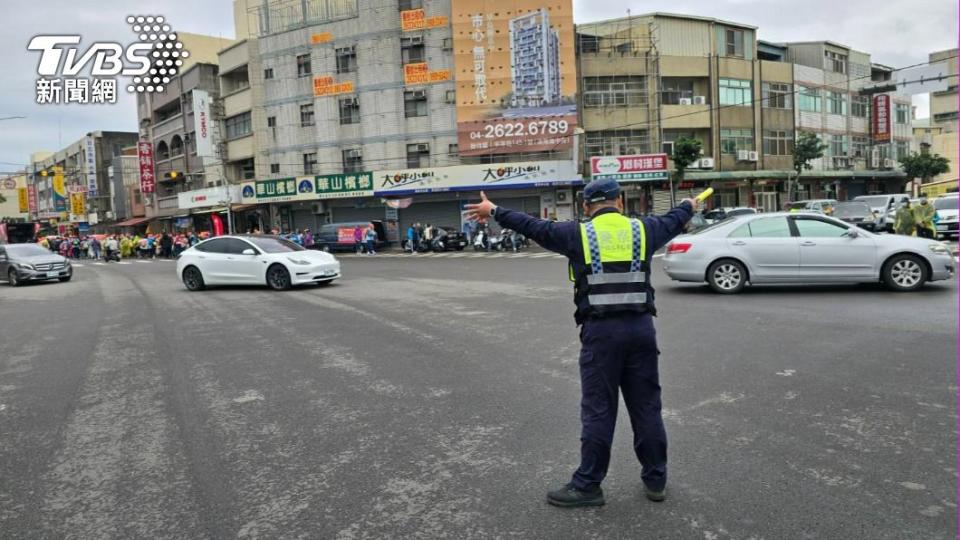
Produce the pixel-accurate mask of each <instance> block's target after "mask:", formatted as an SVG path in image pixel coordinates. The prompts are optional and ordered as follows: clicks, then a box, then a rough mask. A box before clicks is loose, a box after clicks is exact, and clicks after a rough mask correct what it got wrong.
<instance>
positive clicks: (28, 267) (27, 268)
mask: <svg viewBox="0 0 960 540" xmlns="http://www.w3.org/2000/svg"><path fill="white" fill-rule="evenodd" d="M20 268H24V269H26V270H36V268H34V267H33V265H32V264H25V263H20Z"/></svg>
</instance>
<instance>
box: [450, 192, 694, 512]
mask: <svg viewBox="0 0 960 540" xmlns="http://www.w3.org/2000/svg"><path fill="white" fill-rule="evenodd" d="M480 196H481V198H482V200H481V202H480V203H477V204H468V205H467V206H466V208H467V212H468V217H469V218H470V219H479V220H481V221H483V220H485V219H486V218H488V217H493V218H494V219H495V220H496V221H497V223H499V224H500V225H501V226H502V227H504V228H508V229H512V230H514V231H518V232H520V233H521V234H523V235H525V236H527V237H528V238H532V239H533V240H535V241H536V242H537V243H538V244H540V245H541V246H543V247H544V248H546V249H549V250H550V251H554V252H556V253H560V254H562V255H565V256H566V257H567V258H568V259H569V261H570V266H569V271H570V279H571V280H572V281H573V282H574V302H575V303H576V306H577V310H576V314H575V316H574V317H575V319H576V321H577V324H578V325H580V342H581V345H582V347H581V350H580V383H581V388H582V398H581V402H580V419H581V422H582V425H583V429H582V432H581V436H580V441H581V447H580V459H581V461H580V467H579V468H578V469H577V470H576V472H574V473H573V478H572V479H571V481H570V482H569V483H568V484H566V485H565V486H563V487H561V488H560V489H557V490H555V491H551V492H549V493H548V494H547V502H549V503H550V504H553V505H556V506H599V505H602V504H604V498H603V490H602V489H601V488H600V483H601V482H602V481H603V479H604V477H605V476H606V474H607V466H608V465H609V464H610V447H611V445H612V443H613V432H614V426H615V423H616V419H617V406H618V403H619V392H620V391H622V392H623V400H624V402H625V403H626V406H627V410H628V412H629V413H630V424H631V425H632V427H633V447H634V450H635V452H636V454H637V458H638V459H639V460H640V464H641V466H642V470H641V478H642V479H643V483H644V486H645V488H646V495H647V498H648V499H650V500H652V501H662V500H664V498H665V488H666V482H667V434H666V431H665V430H664V427H663V419H662V417H661V414H660V382H659V375H658V370H657V357H658V355H659V351H658V350H657V340H656V331H655V329H654V326H653V315H655V314H656V309H655V308H654V301H653V287H652V286H651V285H650V260H651V257H652V256H653V253H654V252H655V251H657V250H658V249H660V248H661V247H663V246H664V245H666V244H667V242H669V241H670V240H671V239H672V238H673V237H675V236H677V235H678V234H680V233H681V232H683V228H684V226H685V225H686V223H687V222H688V221H689V220H690V218H692V217H693V213H694V211H695V210H696V206H697V202H696V201H695V200H693V199H687V200H685V201H683V202H682V203H681V204H680V205H679V206H678V207H676V208H674V209H672V210H670V212H668V213H667V214H666V215H663V216H659V217H645V218H643V219H630V218H627V217H626V216H624V215H623V214H622V212H623V203H622V201H621V200H620V186H619V185H618V184H617V182H616V181H614V180H594V181H592V182H590V183H589V184H588V185H587V186H586V188H584V190H583V199H584V201H583V205H584V210H585V211H586V214H587V215H588V216H589V217H590V221H588V222H586V223H578V222H576V221H568V222H561V223H555V222H552V221H547V220H542V219H537V218H534V217H530V216H528V215H527V214H524V213H522V212H516V211H512V210H507V209H506V208H500V207H497V206H496V205H495V204H494V203H493V202H491V201H490V200H488V199H487V197H486V195H485V194H484V193H482V192H481V194H480Z"/></svg>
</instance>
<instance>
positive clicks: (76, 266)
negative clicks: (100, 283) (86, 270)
mask: <svg viewBox="0 0 960 540" xmlns="http://www.w3.org/2000/svg"><path fill="white" fill-rule="evenodd" d="M93 264H97V263H93ZM73 267H74V268H83V267H84V265H82V264H77V263H73Z"/></svg>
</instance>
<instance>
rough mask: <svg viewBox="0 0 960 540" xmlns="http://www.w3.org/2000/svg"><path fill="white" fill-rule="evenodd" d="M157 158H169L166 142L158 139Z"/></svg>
mask: <svg viewBox="0 0 960 540" xmlns="http://www.w3.org/2000/svg"><path fill="white" fill-rule="evenodd" d="M156 153H157V159H170V148H168V147H167V143H165V142H163V141H160V142H158V143H157V150H156Z"/></svg>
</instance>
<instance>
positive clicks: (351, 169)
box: [343, 148, 363, 173]
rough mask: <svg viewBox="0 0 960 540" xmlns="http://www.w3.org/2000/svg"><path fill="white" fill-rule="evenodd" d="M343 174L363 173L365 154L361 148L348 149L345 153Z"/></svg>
mask: <svg viewBox="0 0 960 540" xmlns="http://www.w3.org/2000/svg"><path fill="white" fill-rule="evenodd" d="M343 172H345V173H358V172H363V152H361V151H360V149H359V148H348V149H347V150H344V151H343Z"/></svg>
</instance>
